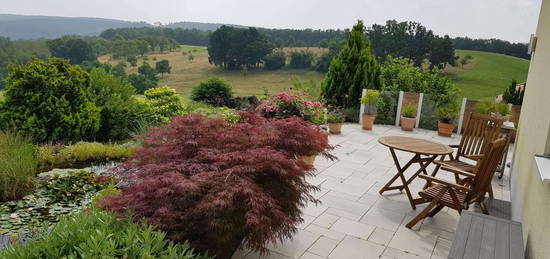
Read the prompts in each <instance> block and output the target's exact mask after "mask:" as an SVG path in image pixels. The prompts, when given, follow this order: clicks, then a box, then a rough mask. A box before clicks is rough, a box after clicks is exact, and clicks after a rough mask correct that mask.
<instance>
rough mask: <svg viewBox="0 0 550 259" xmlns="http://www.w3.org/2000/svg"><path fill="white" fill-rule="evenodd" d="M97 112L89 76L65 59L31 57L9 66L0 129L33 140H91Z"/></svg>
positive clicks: (0, 112)
mask: <svg viewBox="0 0 550 259" xmlns="http://www.w3.org/2000/svg"><path fill="white" fill-rule="evenodd" d="M99 122H100V111H99V109H98V107H97V106H96V105H95V104H94V98H93V94H92V88H91V86H90V76H89V75H88V73H86V71H84V70H83V69H82V68H80V67H79V66H73V65H71V64H69V61H68V60H65V59H59V58H51V59H49V60H40V59H34V60H32V61H30V62H29V63H27V64H24V65H14V66H11V67H10V71H9V76H8V79H7V83H6V89H5V100H4V101H3V102H2V103H1V104H0V128H3V129H6V128H4V127H7V128H8V129H10V128H14V129H16V130H18V131H21V132H22V133H24V134H26V135H28V136H31V137H32V139H33V140H34V142H36V143H44V142H54V141H69V142H71V141H80V140H93V139H94V136H95V134H96V132H97V131H98V129H99Z"/></svg>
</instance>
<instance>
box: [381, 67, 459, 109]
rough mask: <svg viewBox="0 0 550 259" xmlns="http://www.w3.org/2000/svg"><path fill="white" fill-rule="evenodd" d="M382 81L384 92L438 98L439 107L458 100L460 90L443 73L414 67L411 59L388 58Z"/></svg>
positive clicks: (435, 69)
mask: <svg viewBox="0 0 550 259" xmlns="http://www.w3.org/2000/svg"><path fill="white" fill-rule="evenodd" d="M380 79H381V81H382V85H383V87H382V90H384V91H395V92H399V91H404V92H412V93H424V94H431V95H435V96H436V100H437V103H436V104H437V106H440V105H443V104H445V103H448V102H450V101H454V100H456V98H458V96H459V92H458V91H459V90H458V89H457V88H456V87H455V86H454V85H453V84H452V82H451V80H450V79H449V78H447V77H446V76H445V75H444V74H443V71H441V70H438V69H437V68H434V70H433V71H430V70H424V69H422V68H420V67H416V66H414V64H412V63H411V62H410V60H409V59H406V58H393V57H391V56H389V57H387V58H386V61H385V62H384V64H383V65H382V70H381V75H380Z"/></svg>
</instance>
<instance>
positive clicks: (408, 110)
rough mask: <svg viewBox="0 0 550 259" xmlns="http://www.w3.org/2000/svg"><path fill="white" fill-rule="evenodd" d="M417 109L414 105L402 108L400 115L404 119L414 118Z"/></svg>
mask: <svg viewBox="0 0 550 259" xmlns="http://www.w3.org/2000/svg"><path fill="white" fill-rule="evenodd" d="M416 112H417V108H416V106H414V105H408V106H403V108H401V115H403V117H406V118H416Z"/></svg>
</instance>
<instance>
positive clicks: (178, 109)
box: [145, 86, 185, 125]
mask: <svg viewBox="0 0 550 259" xmlns="http://www.w3.org/2000/svg"><path fill="white" fill-rule="evenodd" d="M145 98H146V100H147V102H148V103H149V105H150V107H151V110H152V111H151V112H152V116H153V118H151V122H152V124H153V125H162V124H167V123H169V122H170V121H171V120H172V118H173V117H174V116H177V115H183V114H184V112H185V108H184V105H183V101H182V100H181V98H180V96H179V95H177V94H176V90H174V89H172V88H170V87H168V86H162V87H156V88H151V89H149V90H147V91H145Z"/></svg>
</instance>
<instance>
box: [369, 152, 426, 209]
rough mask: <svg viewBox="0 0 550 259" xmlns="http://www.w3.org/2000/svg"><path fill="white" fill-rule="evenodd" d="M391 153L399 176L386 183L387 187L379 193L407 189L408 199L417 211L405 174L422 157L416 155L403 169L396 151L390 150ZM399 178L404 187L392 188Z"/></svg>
mask: <svg viewBox="0 0 550 259" xmlns="http://www.w3.org/2000/svg"><path fill="white" fill-rule="evenodd" d="M390 153H391V155H392V158H393V162H394V163H395V166H396V167H397V174H396V175H395V176H394V177H392V179H390V181H389V182H388V183H386V185H384V187H382V189H380V191H379V193H380V194H382V193H383V192H385V191H388V190H395V189H399V190H402V189H405V192H406V194H407V197H408V198H409V202H410V203H411V207H412V208H413V209H416V205H415V204H414V199H413V197H412V194H411V191H410V190H409V186H408V185H407V179H405V175H404V173H405V170H407V168H409V167H410V166H411V165H412V164H413V163H414V162H416V161H417V160H418V159H419V158H420V155H418V154H417V155H415V156H414V157H413V158H412V159H411V160H410V161H409V162H408V163H407V164H406V165H405V166H404V167H403V168H401V165H400V164H399V160H398V159H397V155H396V154H395V151H394V150H393V148H390ZM397 178H401V182H402V183H403V185H401V186H393V187H390V186H391V185H392V184H393V182H395V180H397Z"/></svg>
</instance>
